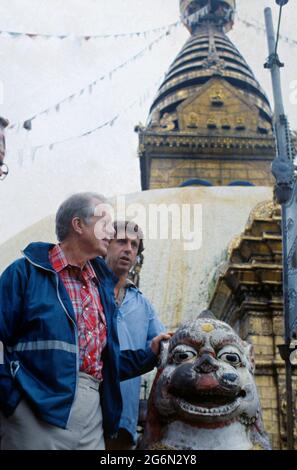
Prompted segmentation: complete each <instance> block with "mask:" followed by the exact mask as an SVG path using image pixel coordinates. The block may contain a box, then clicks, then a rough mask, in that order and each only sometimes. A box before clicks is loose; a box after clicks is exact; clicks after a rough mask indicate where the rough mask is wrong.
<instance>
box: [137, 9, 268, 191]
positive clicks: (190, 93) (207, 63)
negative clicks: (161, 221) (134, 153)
mask: <svg viewBox="0 0 297 470" xmlns="http://www.w3.org/2000/svg"><path fill="white" fill-rule="evenodd" d="M180 10H181V19H182V22H183V24H184V25H185V26H186V27H187V29H188V30H189V32H190V34H191V36H190V38H189V39H188V41H187V42H186V44H185V45H184V47H183V48H182V50H181V52H180V53H179V54H178V56H177V57H176V59H175V60H174V62H173V63H172V65H171V67H170V69H169V71H168V72H167V74H166V76H165V79H164V81H163V83H162V85H161V86H160V88H159V91H158V94H157V96H156V98H155V100H154V102H153V104H152V106H151V109H150V115H149V118H148V121H147V125H146V126H145V127H144V126H138V127H137V128H136V130H137V132H138V134H139V158H140V169H141V184H142V189H143V190H146V189H158V188H170V187H179V186H187V185H204V186H228V185H255V186H270V185H272V182H273V180H272V176H271V170H270V165H271V161H272V160H273V158H274V155H275V144H274V136H273V130H272V112H271V108H270V104H269V101H268V99H267V96H266V94H265V93H264V91H263V90H262V88H261V86H260V84H259V82H258V81H257V80H256V78H255V76H254V74H253V72H252V70H251V68H250V67H249V66H248V64H247V63H246V61H245V59H244V58H243V57H242V55H241V54H240V52H239V51H238V49H237V48H236V47H235V46H234V44H233V43H232V42H231V41H230V39H229V38H228V37H227V32H228V31H230V30H231V28H232V27H233V21H234V13H235V0H228V1H221V0H214V1H209V0H180Z"/></svg>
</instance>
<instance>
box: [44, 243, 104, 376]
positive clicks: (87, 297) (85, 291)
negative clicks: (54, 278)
mask: <svg viewBox="0 0 297 470" xmlns="http://www.w3.org/2000/svg"><path fill="white" fill-rule="evenodd" d="M49 258H50V262H51V264H52V266H53V268H54V270H55V271H56V272H57V273H58V274H59V276H60V278H61V280H62V281H63V283H64V286H65V288H66V290H67V292H68V294H69V297H70V299H71V302H72V305H73V309H74V313H75V316H76V322H77V328H78V345H79V364H80V371H81V372H85V373H86V374H89V375H92V376H93V377H95V378H96V379H98V380H101V379H102V367H103V363H102V361H101V354H102V351H103V349H104V347H105V345H106V333H107V327H106V320H105V316H104V312H103V307H102V304H101V301H100V295H99V291H98V287H97V286H98V282H99V281H98V279H97V277H96V274H95V271H94V269H93V267H92V265H91V263H90V262H87V263H86V264H85V266H84V268H83V269H81V268H79V267H78V266H72V265H70V264H69V263H68V261H67V259H66V256H65V254H64V252H63V250H62V249H61V247H60V245H56V246H55V247H54V248H53V249H52V250H51V251H50V253H49Z"/></svg>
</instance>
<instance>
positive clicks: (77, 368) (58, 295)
mask: <svg viewBox="0 0 297 470" xmlns="http://www.w3.org/2000/svg"><path fill="white" fill-rule="evenodd" d="M23 255H24V257H25V258H26V260H27V261H29V263H31V264H32V265H33V266H35V267H37V268H40V269H43V270H44V271H48V272H50V273H52V274H54V275H55V278H56V293H57V297H58V300H59V302H60V304H61V306H62V308H63V310H64V312H65V313H66V315H67V317H68V318H69V320H70V321H71V323H72V324H73V326H74V330H75V345H76V348H77V354H76V377H75V391H74V398H73V402H72V405H71V409H70V413H69V417H68V420H67V424H66V426H67V425H68V423H69V420H70V415H71V411H72V408H73V403H74V402H75V398H76V395H77V388H78V383H77V382H78V373H79V348H78V332H77V326H76V323H75V321H74V320H73V319H72V318H71V316H70V315H69V313H68V311H67V308H66V307H65V305H64V304H63V302H62V299H61V297H60V294H59V276H58V274H57V273H56V271H54V270H52V269H47V268H45V267H43V266H40V265H39V264H36V263H33V261H31V260H30V258H28V257H27V256H26V255H25V254H24V253H23Z"/></svg>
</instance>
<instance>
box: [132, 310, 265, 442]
mask: <svg viewBox="0 0 297 470" xmlns="http://www.w3.org/2000/svg"><path fill="white" fill-rule="evenodd" d="M254 368H255V364H254V358H253V350H252V346H251V345H249V344H248V343H246V342H244V341H242V340H241V339H240V338H239V336H238V335H237V334H236V333H235V331H234V330H233V329H232V328H231V327H230V326H229V325H227V324H226V323H223V322H221V321H218V320H217V319H216V318H215V317H214V315H213V314H212V313H211V312H209V311H204V312H202V313H201V314H200V315H199V316H198V318H197V319H196V320H194V321H190V322H188V323H186V324H185V325H183V326H181V327H180V328H179V329H178V330H177V331H176V333H175V334H174V335H173V336H172V338H171V339H170V341H168V342H166V343H164V344H163V347H162V351H161V362H160V367H159V370H158V372H157V375H156V378H155V380H154V383H153V387H152V390H151V394H150V398H149V404H148V416H147V421H146V426H145V429H144V435H143V438H142V440H141V442H140V445H139V447H140V448H141V449H168V450H170V449H177V450H224V449H228V450H229V449H230V450H237V449H238V450H249V449H250V450H256V449H259V450H261V449H263V450H264V449H267V450H269V449H270V444H269V440H268V437H267V435H266V433H265V431H264V427H263V423H262V416H261V407H260V401H259V397H258V393H257V388H256V385H255V380H254V375H253V374H254Z"/></svg>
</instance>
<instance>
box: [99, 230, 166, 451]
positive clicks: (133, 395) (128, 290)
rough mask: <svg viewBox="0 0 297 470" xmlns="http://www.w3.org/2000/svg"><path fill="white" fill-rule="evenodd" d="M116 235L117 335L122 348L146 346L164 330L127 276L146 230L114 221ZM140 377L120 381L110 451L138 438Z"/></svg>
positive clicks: (112, 263) (112, 257)
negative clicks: (115, 430)
mask: <svg viewBox="0 0 297 470" xmlns="http://www.w3.org/2000/svg"><path fill="white" fill-rule="evenodd" d="M114 228H115V232H116V233H115V236H114V238H113V240H111V242H110V245H109V247H108V250H107V257H106V261H107V264H108V266H109V267H110V269H111V270H112V271H113V272H114V274H115V275H116V276H117V277H118V279H119V281H118V283H117V285H116V287H115V297H116V302H117V304H118V307H119V310H118V334H119V340H120V348H121V350H127V349H132V350H137V349H143V348H147V347H148V346H149V345H150V343H151V341H152V339H153V338H154V337H155V336H157V335H158V334H160V333H161V332H162V331H164V330H165V328H164V326H163V325H162V323H161V322H160V320H159V318H158V315H157V313H156V311H155V309H154V307H153V306H152V304H151V303H150V302H149V300H148V299H147V298H146V297H145V296H144V295H143V294H142V292H141V291H140V290H139V289H138V288H137V287H136V286H135V285H134V284H133V282H132V281H131V280H130V279H129V278H128V276H129V272H130V270H131V268H132V267H133V266H134V265H135V263H136V259H137V256H138V255H140V254H141V253H142V251H143V250H144V246H143V233H142V231H141V229H140V227H139V226H138V225H135V224H133V223H131V222H130V223H129V222H128V221H118V222H115V223H114ZM140 384H141V382H140V377H135V378H133V379H130V380H126V381H125V382H122V383H121V393H122V400H123V411H122V416H121V421H120V429H119V435H118V437H117V439H114V440H112V441H108V445H107V447H108V449H110V450H128V449H131V448H133V446H134V444H135V443H136V438H137V432H136V427H137V421H138V410H139V396H140Z"/></svg>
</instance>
